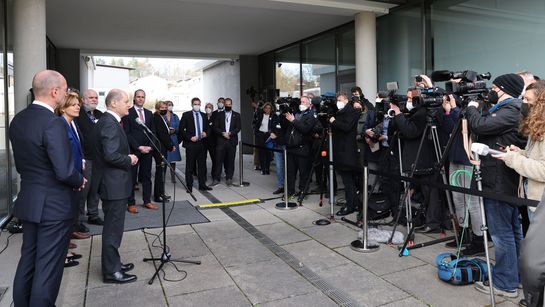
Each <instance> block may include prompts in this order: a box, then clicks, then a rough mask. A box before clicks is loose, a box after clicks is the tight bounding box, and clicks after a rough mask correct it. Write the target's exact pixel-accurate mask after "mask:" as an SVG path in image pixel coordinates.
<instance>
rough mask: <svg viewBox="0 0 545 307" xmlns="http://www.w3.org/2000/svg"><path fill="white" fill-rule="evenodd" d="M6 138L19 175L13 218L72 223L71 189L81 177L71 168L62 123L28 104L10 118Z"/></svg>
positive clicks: (38, 221)
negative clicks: (10, 145) (18, 188)
mask: <svg viewBox="0 0 545 307" xmlns="http://www.w3.org/2000/svg"><path fill="white" fill-rule="evenodd" d="M9 138H10V140H11V144H12V147H13V156H14V159H15V167H16V169H17V172H18V173H19V174H20V175H21V189H20V191H19V194H18V195H17V200H16V201H15V207H14V215H15V216H16V217H17V218H19V219H21V220H25V221H29V222H33V223H40V222H42V221H60V220H69V219H73V218H74V216H75V215H76V210H77V206H76V204H75V203H74V202H72V197H73V189H74V188H78V187H80V186H81V185H82V183H83V176H82V174H81V173H80V172H78V171H77V170H76V169H75V168H74V160H73V158H72V151H71V147H70V142H69V141H68V136H67V133H66V121H65V120H64V119H63V118H61V117H59V116H57V115H55V114H53V113H52V112H51V111H50V110H48V109H46V108H45V107H42V106H39V105H36V104H31V105H30V106H28V107H27V108H26V109H25V110H23V111H21V112H19V113H17V115H15V117H14V118H13V120H12V122H11V124H10V127H9Z"/></svg>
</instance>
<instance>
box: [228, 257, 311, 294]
mask: <svg viewBox="0 0 545 307" xmlns="http://www.w3.org/2000/svg"><path fill="white" fill-rule="evenodd" d="M227 271H228V272H229V274H230V275H231V276H232V278H233V280H234V281H235V282H236V283H237V285H238V286H239V288H240V289H241V290H242V291H243V292H244V293H245V294H246V296H247V297H248V298H249V299H250V301H251V302H252V304H261V303H263V302H269V301H273V300H279V299H283V298H288V297H292V296H296V295H302V294H307V293H314V292H316V288H314V286H312V285H311V284H310V283H309V282H308V281H306V280H305V279H304V278H303V277H301V275H299V274H298V273H297V272H295V271H294V270H293V269H292V268H290V267H289V266H288V265H287V264H286V263H284V262H283V261H281V260H279V259H273V260H270V261H264V262H258V263H251V264H247V265H240V266H234V267H228V268H227Z"/></svg>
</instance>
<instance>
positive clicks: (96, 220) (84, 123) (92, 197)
mask: <svg viewBox="0 0 545 307" xmlns="http://www.w3.org/2000/svg"><path fill="white" fill-rule="evenodd" d="M97 104H98V94H97V92H95V91H94V90H91V89H88V90H86V91H85V92H84V93H83V107H82V108H80V112H79V116H78V117H76V118H75V119H74V120H75V121H76V125H77V126H78V128H79V129H80V131H81V135H82V140H83V154H84V157H85V170H84V171H83V175H84V176H85V178H87V180H89V184H87V185H86V186H85V189H83V191H81V193H80V200H79V217H80V218H81V217H82V216H84V215H85V204H86V203H87V222H88V223H89V224H94V225H102V224H103V223H104V221H103V220H102V219H101V218H100V217H99V216H98V193H97V192H96V191H91V190H90V187H91V186H92V183H91V181H92V176H93V171H92V169H93V161H94V160H95V157H94V154H93V150H92V147H91V142H90V136H91V131H92V130H93V127H94V126H95V124H96V122H97V121H98V119H99V118H100V116H102V112H101V111H100V110H97V109H96V108H97ZM79 224H80V227H81V226H82V225H81V222H80V223H79ZM85 228H86V227H85ZM80 231H81V230H80Z"/></svg>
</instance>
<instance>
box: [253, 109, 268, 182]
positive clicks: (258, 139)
mask: <svg viewBox="0 0 545 307" xmlns="http://www.w3.org/2000/svg"><path fill="white" fill-rule="evenodd" d="M272 122H273V113H272V106H271V104H270V103H269V102H267V103H265V104H264V105H263V107H262V108H261V110H259V111H258V113H257V115H256V117H255V121H254V133H255V143H256V145H257V146H264V147H266V146H267V145H268V144H269V143H270V144H271V145H272V140H271V139H270V136H271V130H272ZM271 148H272V147H271ZM271 160H272V153H271V152H270V151H268V150H259V163H260V166H261V174H262V175H269V174H270V172H269V166H270V164H271Z"/></svg>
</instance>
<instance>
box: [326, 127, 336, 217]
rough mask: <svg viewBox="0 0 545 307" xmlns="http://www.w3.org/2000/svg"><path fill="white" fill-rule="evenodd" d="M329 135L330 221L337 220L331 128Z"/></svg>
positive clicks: (328, 131)
mask: <svg viewBox="0 0 545 307" xmlns="http://www.w3.org/2000/svg"><path fill="white" fill-rule="evenodd" d="M327 134H328V136H327V137H328V147H329V148H328V151H329V152H328V155H329V157H328V161H329V205H330V206H331V216H330V220H332V221H333V220H335V208H334V206H335V184H334V181H335V178H334V177H335V174H334V172H333V133H331V128H328V129H327Z"/></svg>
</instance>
